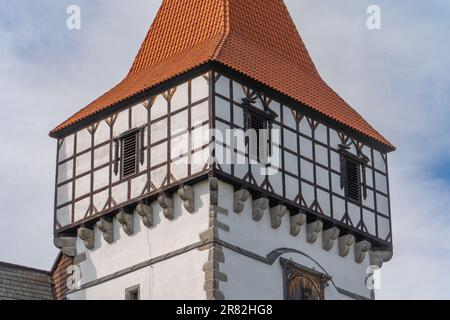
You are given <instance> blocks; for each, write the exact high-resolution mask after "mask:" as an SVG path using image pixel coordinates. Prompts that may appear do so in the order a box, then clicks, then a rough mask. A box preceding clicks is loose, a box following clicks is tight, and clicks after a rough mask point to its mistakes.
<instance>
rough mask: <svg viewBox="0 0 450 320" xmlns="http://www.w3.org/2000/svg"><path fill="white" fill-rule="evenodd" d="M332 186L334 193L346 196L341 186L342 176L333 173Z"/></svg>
mask: <svg viewBox="0 0 450 320" xmlns="http://www.w3.org/2000/svg"><path fill="white" fill-rule="evenodd" d="M331 186H332V190H333V192H334V193H336V194H338V195H341V196H344V193H345V190H344V189H343V188H341V177H340V176H339V175H337V174H334V173H332V174H331Z"/></svg>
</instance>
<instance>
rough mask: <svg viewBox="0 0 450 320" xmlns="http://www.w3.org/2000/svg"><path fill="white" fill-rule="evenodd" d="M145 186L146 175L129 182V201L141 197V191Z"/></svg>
mask: <svg viewBox="0 0 450 320" xmlns="http://www.w3.org/2000/svg"><path fill="white" fill-rule="evenodd" d="M146 184H147V175H146V174H143V175H140V176H138V177H136V178H134V179H133V180H131V199H134V198H137V197H139V196H141V195H142V191H144V188H145V186H146Z"/></svg>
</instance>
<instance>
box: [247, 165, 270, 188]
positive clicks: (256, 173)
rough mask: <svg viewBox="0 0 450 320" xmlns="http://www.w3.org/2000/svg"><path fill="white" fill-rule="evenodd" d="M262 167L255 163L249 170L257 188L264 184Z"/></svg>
mask: <svg viewBox="0 0 450 320" xmlns="http://www.w3.org/2000/svg"><path fill="white" fill-rule="evenodd" d="M264 169H265V168H264V166H262V165H261V164H260V163H255V164H252V165H251V170H252V173H253V178H255V180H256V183H257V184H258V186H261V185H262V183H263V182H264V179H265V178H266V177H265V174H264V172H265V170H264Z"/></svg>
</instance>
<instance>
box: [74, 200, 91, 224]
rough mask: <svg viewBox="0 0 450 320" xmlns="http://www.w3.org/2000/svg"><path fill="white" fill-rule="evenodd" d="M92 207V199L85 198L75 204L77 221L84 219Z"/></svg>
mask: <svg viewBox="0 0 450 320" xmlns="http://www.w3.org/2000/svg"><path fill="white" fill-rule="evenodd" d="M89 206H90V199H89V198H85V199H83V200H80V201H78V202H75V221H80V220H82V219H84V217H85V216H86V214H87V211H88V209H89Z"/></svg>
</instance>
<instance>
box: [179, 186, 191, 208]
mask: <svg viewBox="0 0 450 320" xmlns="http://www.w3.org/2000/svg"><path fill="white" fill-rule="evenodd" d="M178 195H179V196H180V198H181V200H183V206H184V208H185V209H186V210H187V212H189V213H193V212H194V210H195V205H194V188H193V187H192V186H188V185H185V186H183V187H181V188H180V189H178Z"/></svg>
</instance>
